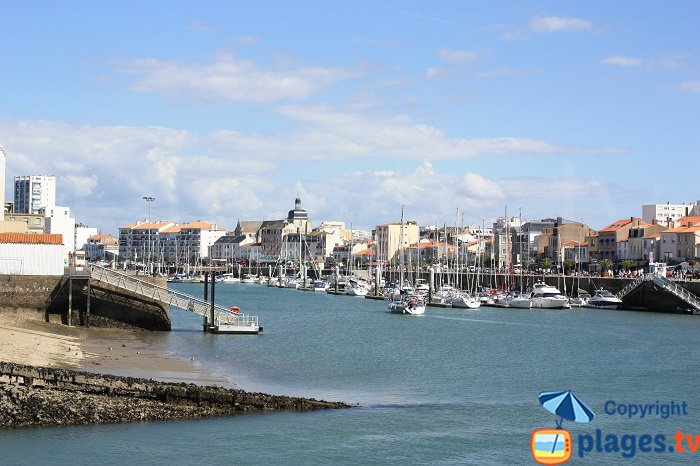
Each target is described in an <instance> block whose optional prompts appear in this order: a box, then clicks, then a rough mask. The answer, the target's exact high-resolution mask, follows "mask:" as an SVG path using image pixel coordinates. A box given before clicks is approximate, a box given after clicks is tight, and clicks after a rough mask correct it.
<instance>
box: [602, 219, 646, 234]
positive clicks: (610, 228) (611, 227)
mask: <svg viewBox="0 0 700 466" xmlns="http://www.w3.org/2000/svg"><path fill="white" fill-rule="evenodd" d="M634 220H637V219H628V218H626V219H624V220H618V221H617V222H615V223H613V224H612V225H608V226H607V227H605V228H603V229H602V230H600V231H601V232H611V231H617V230H619V229H620V228H623V227H626V226H627V225H629V224H630V223H632V222H633V221H634ZM639 226H640V227H649V226H651V225H650V224H648V223H646V222H642V221H640V222H639Z"/></svg>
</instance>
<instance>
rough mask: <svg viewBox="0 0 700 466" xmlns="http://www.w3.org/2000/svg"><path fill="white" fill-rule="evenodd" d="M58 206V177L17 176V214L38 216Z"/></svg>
mask: <svg viewBox="0 0 700 466" xmlns="http://www.w3.org/2000/svg"><path fill="white" fill-rule="evenodd" d="M55 206H56V177H55V176H53V175H49V176H45V175H27V176H15V212H16V213H18V214H38V213H39V211H40V210H41V209H44V208H45V209H47V210H50V209H53V208H54V207H55Z"/></svg>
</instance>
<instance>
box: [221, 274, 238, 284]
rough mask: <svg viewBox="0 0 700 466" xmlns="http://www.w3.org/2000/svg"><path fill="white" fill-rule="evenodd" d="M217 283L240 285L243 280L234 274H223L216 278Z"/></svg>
mask: <svg viewBox="0 0 700 466" xmlns="http://www.w3.org/2000/svg"><path fill="white" fill-rule="evenodd" d="M216 281H217V283H239V282H240V281H241V279H240V278H238V277H236V276H235V275H234V274H232V273H223V274H221V275H218V276H217V277H216Z"/></svg>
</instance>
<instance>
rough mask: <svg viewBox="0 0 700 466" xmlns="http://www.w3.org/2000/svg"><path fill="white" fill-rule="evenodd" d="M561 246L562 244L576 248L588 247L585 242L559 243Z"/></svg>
mask: <svg viewBox="0 0 700 466" xmlns="http://www.w3.org/2000/svg"><path fill="white" fill-rule="evenodd" d="M561 244H562V246H577V247H578V246H588V243H586V242H585V241H581V242H578V241H566V242H564V243H561Z"/></svg>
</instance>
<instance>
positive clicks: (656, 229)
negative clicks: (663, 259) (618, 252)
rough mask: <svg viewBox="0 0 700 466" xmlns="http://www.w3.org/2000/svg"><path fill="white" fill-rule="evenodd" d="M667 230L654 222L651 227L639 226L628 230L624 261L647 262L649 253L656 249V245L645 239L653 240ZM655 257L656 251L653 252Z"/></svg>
mask: <svg viewBox="0 0 700 466" xmlns="http://www.w3.org/2000/svg"><path fill="white" fill-rule="evenodd" d="M666 229H667V228H666V227H665V226H663V225H661V224H659V223H656V220H654V221H653V223H652V225H640V226H636V227H632V228H630V230H629V236H628V240H627V257H626V259H631V260H636V261H648V260H650V259H649V252H650V251H652V250H654V249H655V248H656V243H655V242H652V241H646V242H645V240H646V239H649V240H653V238H652V237H653V236H654V235H657V234H658V233H660V232H662V231H664V230H666ZM652 246H654V248H652ZM655 252H656V253H657V254H656V257H658V251H655Z"/></svg>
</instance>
